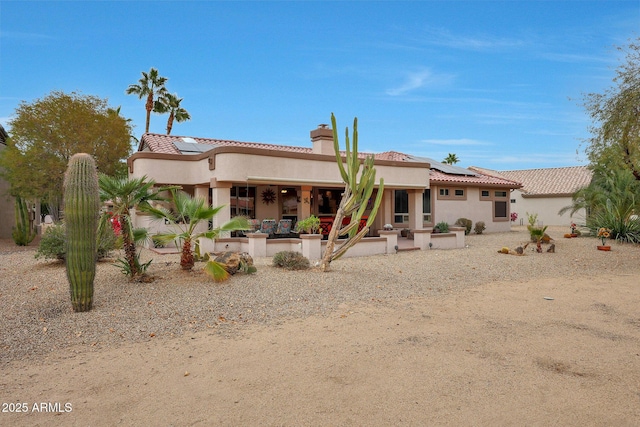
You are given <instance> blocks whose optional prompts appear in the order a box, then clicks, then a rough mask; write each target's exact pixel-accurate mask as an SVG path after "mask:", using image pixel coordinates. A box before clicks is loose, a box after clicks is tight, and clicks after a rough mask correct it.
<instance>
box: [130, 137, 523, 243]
mask: <svg viewBox="0 0 640 427" xmlns="http://www.w3.org/2000/svg"><path fill="white" fill-rule="evenodd" d="M310 137H311V147H293V146H284V145H273V144H264V143H252V142H240V141H229V140H217V139H209V138H197V137H183V136H174V135H161V134H153V133H146V134H144V135H143V136H142V137H141V139H140V145H139V147H138V150H137V152H136V153H134V154H133V155H132V156H131V157H130V158H129V159H128V167H129V174H130V176H132V177H141V176H144V175H146V176H147V177H148V178H151V179H153V180H155V181H156V183H158V184H162V185H176V184H178V185H181V186H182V187H183V189H184V190H185V191H186V192H188V193H190V194H192V195H194V196H199V197H205V198H207V199H208V200H209V201H210V203H211V204H212V205H214V206H218V205H227V206H228V208H227V209H225V210H223V211H221V213H220V214H219V215H218V216H217V217H216V222H217V223H221V222H224V221H226V220H228V219H229V218H231V217H232V216H234V215H246V216H248V217H250V218H256V219H258V220H264V219H275V220H279V219H291V220H292V221H293V222H295V221H297V220H301V219H304V218H307V217H308V216H310V215H311V214H314V215H317V216H319V217H320V218H321V219H322V220H323V222H329V221H332V218H333V216H334V215H335V213H336V210H337V206H338V204H339V201H340V197H341V193H342V191H343V189H344V183H343V181H342V178H341V176H340V173H339V170H338V168H337V166H336V164H335V161H336V160H335V153H334V149H333V132H332V130H331V129H330V128H329V127H328V126H327V125H320V126H319V127H318V128H317V129H314V130H312V131H311V133H310ZM363 156H364V155H363ZM373 156H374V159H375V167H376V170H377V175H376V177H377V180H379V178H380V177H383V178H384V181H385V187H384V195H383V199H382V204H381V206H380V209H379V211H378V215H377V216H376V219H375V222H374V223H373V225H372V227H371V233H370V234H371V235H372V236H377V235H379V234H381V232H382V229H383V226H384V225H385V224H392V225H393V226H394V228H395V229H397V230H401V229H405V228H408V229H410V230H424V229H425V228H429V227H433V225H435V224H436V223H437V222H439V221H447V222H449V223H450V224H453V223H454V222H455V220H456V219H458V218H460V217H467V218H470V219H472V220H473V221H478V220H482V221H485V222H486V225H487V231H499V230H505V229H506V230H508V228H509V220H508V218H509V206H508V205H509V204H508V200H509V199H508V198H504V197H502V196H503V195H504V194H508V193H509V191H510V189H511V188H518V187H519V184H517V183H515V182H513V181H510V180H507V179H502V178H496V177H493V176H489V175H483V174H481V173H477V172H474V171H470V170H467V169H462V168H456V167H446V166H447V165H443V164H441V163H439V162H433V161H432V160H430V159H426V158H422V157H416V156H411V155H408V154H403V153H398V152H395V151H387V152H383V153H375V154H373ZM432 185H435V187H433V188H432ZM434 188H435V189H436V190H437V193H434ZM376 191H377V190H376ZM460 194H462V195H460ZM432 195H434V196H432ZM374 197H375V194H374ZM497 198H498V199H500V200H498V199H497ZM372 199H373V198H372ZM465 202H466V203H465ZM503 202H506V205H505V204H504V203H503ZM367 213H368V211H367V212H365V215H367ZM136 223H137V225H143V226H147V227H150V228H152V229H153V227H154V226H157V225H154V224H153V223H151V222H150V221H149V220H148V219H146V218H144V217H143V216H140V215H139V216H138V218H136ZM325 231H326V230H325Z"/></svg>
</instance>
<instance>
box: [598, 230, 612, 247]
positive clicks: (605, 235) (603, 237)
mask: <svg viewBox="0 0 640 427" xmlns="http://www.w3.org/2000/svg"><path fill="white" fill-rule="evenodd" d="M610 236H611V230H609V229H608V228H606V227H600V229H598V238H599V239H600V240H602V245H598V250H599V251H610V250H611V246H609V245H607V244H606V241H607V239H608V238H609V237H610Z"/></svg>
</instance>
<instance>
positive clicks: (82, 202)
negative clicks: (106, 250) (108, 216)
mask: <svg viewBox="0 0 640 427" xmlns="http://www.w3.org/2000/svg"><path fill="white" fill-rule="evenodd" d="M99 209H100V195H99V189H98V173H97V171H96V164H95V162H94V160H93V157H91V156H90V155H89V154H85V153H79V154H74V155H73V157H71V159H70V160H69V165H68V167H67V172H66V173H65V177H64V219H65V224H66V240H67V255H66V266H67V279H68V280H69V289H70V292H71V304H72V305H73V310H74V311H89V310H91V304H92V302H93V280H94V278H95V275H96V252H97V244H96V233H97V229H98V211H99Z"/></svg>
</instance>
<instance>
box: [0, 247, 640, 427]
mask: <svg viewBox="0 0 640 427" xmlns="http://www.w3.org/2000/svg"><path fill="white" fill-rule="evenodd" d="M593 242H594V243H593V245H595V239H593ZM560 243H562V244H566V245H569V243H565V242H559V245H558V246H559V250H562V249H563V247H562V246H560ZM625 250H626V249H625ZM629 250H630V251H631V250H632V251H635V252H634V254H636V255H634V256H637V248H636V249H633V248H631V249H629ZM593 251H595V249H593ZM492 252H493V251H492ZM600 255H603V256H608V255H609V254H600ZM400 256H402V255H398V257H400ZM413 256H418V255H413ZM529 256H530V257H531V258H530V259H533V257H535V256H536V255H529ZM541 256H553V255H541ZM596 256H597V255H596ZM500 257H504V258H500ZM522 258H526V257H521V258H519V257H510V256H508V255H497V258H495V259H494V262H495V260H500V262H504V261H503V260H511V259H513V260H516V259H518V262H525V261H522ZM332 274H336V273H332ZM397 280H402V279H401V276H400V275H399V276H398V278H397ZM0 298H2V296H1V295H0ZM0 367H1V369H2V371H3V372H2V374H3V375H2V380H1V382H0V385H1V387H0V390H1V391H0V397H1V399H2V412H1V413H0V425H4V426H58V425H60V426H63V425H64V426H115V425H124V426H142V425H148V426H214V425H215V426H231V425H234V426H236V425H237V426H318V425H323V426H325V425H326V426H369V425H371V426H373V425H376V426H396V425H416V426H418V425H424V426H434V425H447V426H462V425H477V426H523V425H527V426H550V425H558V426H638V425H640V270H639V269H638V267H637V265H636V268H625V269H618V270H616V271H615V272H614V273H611V272H606V273H603V274H599V275H598V274H596V275H589V276H583V275H581V274H576V275H575V276H574V277H570V276H568V275H565V276H564V277H556V278H553V277H543V278H541V279H535V278H529V279H528V280H521V281H519V282H515V283H514V282H512V281H509V282H502V281H493V282H488V283H485V284H484V285H481V286H475V287H472V288H466V289H462V290H459V291H455V292H451V293H447V294H444V295H440V296H438V297H434V298H430V297H409V298H403V299H399V300H394V301H376V300H373V299H372V300H370V301H360V302H352V303H342V304H341V305H340V306H339V307H338V308H337V309H336V310H334V311H333V312H332V313H330V314H329V315H327V316H307V317H298V318H282V319H279V320H277V321H273V322H269V323H267V324H259V323H249V324H244V325H241V326H238V327H237V329H236V330H235V332H234V333H232V334H228V335H225V334H220V333H218V332H214V331H207V330H199V331H196V332H186V333H184V334H181V335H179V336H175V337H173V338H162V339H151V338H150V339H147V340H146V341H144V342H134V343H123V344H122V345H114V346H105V347H104V348H99V349H95V348H94V349H92V348H90V347H88V346H87V345H84V346H82V345H76V346H72V347H68V348H65V349H63V350H56V351H53V352H51V353H50V354H49V355H47V356H46V357H40V358H33V360H32V359H31V358H26V359H25V360H14V361H11V362H9V363H6V364H3V365H0ZM18 411H21V412H20V413H19V412H18Z"/></svg>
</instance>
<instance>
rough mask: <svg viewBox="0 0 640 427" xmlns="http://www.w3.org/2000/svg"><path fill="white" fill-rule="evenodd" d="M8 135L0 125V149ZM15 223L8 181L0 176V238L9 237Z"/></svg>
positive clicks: (4, 146)
mask: <svg viewBox="0 0 640 427" xmlns="http://www.w3.org/2000/svg"><path fill="white" fill-rule="evenodd" d="M8 138H9V135H8V134H7V132H6V131H5V129H4V127H2V125H0V151H2V150H4V149H5V148H6V146H7V143H6V141H7V139H8ZM14 224H15V207H14V200H13V197H11V196H10V195H9V183H8V182H7V181H5V180H4V179H2V178H0V239H10V238H11V228H12V227H13V226H14Z"/></svg>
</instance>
